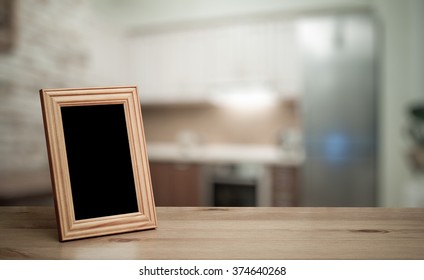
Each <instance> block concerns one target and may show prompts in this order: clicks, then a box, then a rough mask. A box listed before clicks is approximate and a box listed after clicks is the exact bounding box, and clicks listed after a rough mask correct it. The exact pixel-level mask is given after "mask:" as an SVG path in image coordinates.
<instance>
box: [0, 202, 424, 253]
mask: <svg viewBox="0 0 424 280" xmlns="http://www.w3.org/2000/svg"><path fill="white" fill-rule="evenodd" d="M157 215H158V223H159V225H158V228H157V229H155V230H148V231H139V232H132V233H125V234H119V235H110V236H103V237H96V238H90V239H83V240H76V241H69V242H64V243H61V242H59V241H58V237H57V232H56V220H55V216H54V209H53V208H51V207H0V259H424V209H422V208H406V209H392V208H186V207H184V208H183V207H181V208H178V207H173V208H172V207H169V208H165V207H157Z"/></svg>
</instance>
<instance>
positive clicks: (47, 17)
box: [0, 0, 92, 187]
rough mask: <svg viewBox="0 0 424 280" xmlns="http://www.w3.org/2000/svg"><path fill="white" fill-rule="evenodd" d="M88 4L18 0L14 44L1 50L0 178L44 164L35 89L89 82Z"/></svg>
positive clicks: (81, 1) (68, 0) (69, 0)
mask: <svg viewBox="0 0 424 280" xmlns="http://www.w3.org/2000/svg"><path fill="white" fill-rule="evenodd" d="M87 5H88V1H86V0H78V1H75V0H61V1H53V0H31V1H26V0H25V1H22V0H21V1H16V5H15V11H14V12H15V16H16V28H15V31H16V32H15V44H14V47H13V48H12V50H10V51H8V52H3V53H0V177H1V176H3V177H4V176H6V175H7V174H10V173H14V174H16V173H22V174H23V173H28V172H37V171H38V170H46V169H47V167H48V162H47V153H46V147H45V140H44V129H43V124H42V117H41V108H40V101H39V95H38V90H39V89H40V88H57V87H75V86H86V85H88V82H87V81H89V80H90V78H89V71H88V69H89V64H90V54H91V52H92V49H91V48H90V45H89V35H90V34H89V28H88V27H89V26H90V17H89V12H88V11H89V9H87ZM5 174H6V175H5ZM0 187H1V186H0Z"/></svg>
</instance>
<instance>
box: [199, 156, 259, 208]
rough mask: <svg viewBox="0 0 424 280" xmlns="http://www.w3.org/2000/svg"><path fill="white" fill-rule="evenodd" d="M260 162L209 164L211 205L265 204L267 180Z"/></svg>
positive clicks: (208, 185) (209, 199)
mask: <svg viewBox="0 0 424 280" xmlns="http://www.w3.org/2000/svg"><path fill="white" fill-rule="evenodd" d="M264 175H265V174H264V168H263V166H261V165H258V164H240V163H238V164H214V165H209V166H208V175H207V178H209V179H208V180H207V181H208V182H207V185H206V190H207V192H206V195H207V197H206V200H207V204H208V205H210V206H217V207H253V206H265V205H264V204H267V203H266V202H265V203H264V192H263V191H264V190H266V189H267V187H266V180H264V178H265V177H266V176H264ZM265 195H266V194H265Z"/></svg>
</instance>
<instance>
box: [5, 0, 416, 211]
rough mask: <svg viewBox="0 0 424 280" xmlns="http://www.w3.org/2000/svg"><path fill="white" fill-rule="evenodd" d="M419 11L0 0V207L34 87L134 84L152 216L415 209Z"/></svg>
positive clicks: (30, 116) (377, 1) (17, 163)
mask: <svg viewBox="0 0 424 280" xmlns="http://www.w3.org/2000/svg"><path fill="white" fill-rule="evenodd" d="M423 27H424V1H422V0H405V1H398V0H297V1H295V0H244V1H243V0H215V1H207V0H173V1H165V0H121V1H114V0H78V1H77V0H59V1H53V0H15V1H13V0H0V205H52V194H51V186H50V178H49V171H48V160H47V151H46V145H45V139H44V129H43V124H42V117H41V108H40V101H39V96H38V90H39V89H40V88H61V87H85V86H108V85H137V86H138V88H139V94H140V99H141V106H142V113H143V121H144V128H145V137H146V141H147V146H148V155H149V160H150V170H151V175H152V182H153V188H154V195H155V200H156V204H157V206H384V207H424V168H423V166H424V163H423V162H424V159H423V158H424V152H423V151H424V148H423V146H424V123H423V109H422V108H423V104H424V32H423Z"/></svg>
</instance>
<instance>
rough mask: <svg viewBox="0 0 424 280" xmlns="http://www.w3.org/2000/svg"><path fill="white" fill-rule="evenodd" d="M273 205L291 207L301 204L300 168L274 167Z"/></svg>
mask: <svg viewBox="0 0 424 280" xmlns="http://www.w3.org/2000/svg"><path fill="white" fill-rule="evenodd" d="M272 182H273V183H272V185H273V194H274V196H273V205H274V206H277V207H291V206H298V205H299V168H298V167H280V166H279V167H276V166H274V167H273V168H272Z"/></svg>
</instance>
